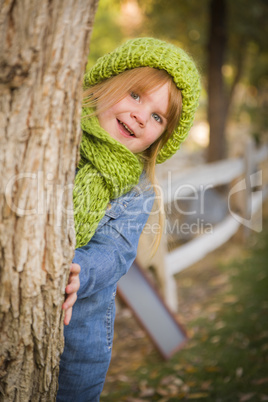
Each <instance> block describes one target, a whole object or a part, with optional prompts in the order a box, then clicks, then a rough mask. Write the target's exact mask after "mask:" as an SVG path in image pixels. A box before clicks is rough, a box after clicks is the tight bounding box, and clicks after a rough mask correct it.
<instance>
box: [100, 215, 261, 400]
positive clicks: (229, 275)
mask: <svg viewBox="0 0 268 402" xmlns="http://www.w3.org/2000/svg"><path fill="white" fill-rule="evenodd" d="M267 260H268V224H267V222H266V224H265V227H264V230H263V232H262V233H260V234H256V233H251V234H250V237H249V239H248V240H247V241H246V242H241V238H240V236H238V235H237V236H235V237H234V238H233V239H231V240H230V241H229V242H228V243H226V244H225V245H224V246H222V247H221V248H219V249H218V250H216V251H215V252H213V253H211V254H209V255H208V256H207V257H205V258H204V259H203V260H202V261H200V262H199V263H197V264H195V265H194V266H192V267H189V268H187V269H186V270H184V271H183V272H181V273H179V274H178V275H177V276H176V281H177V286H178V295H179V314H177V318H178V320H179V321H180V323H182V324H183V326H184V327H185V328H186V330H187V332H188V335H189V340H188V342H187V344H186V345H185V347H184V348H183V349H182V350H180V351H179V352H177V353H176V354H175V355H174V356H173V357H172V358H171V359H170V360H169V361H164V360H163V359H162V358H161V356H160V355H159V353H158V352H157V351H156V350H155V348H154V346H153V345H152V343H151V341H150V339H149V338H148V337H147V335H146V334H145V332H144V331H143V330H142V329H141V327H140V326H139V324H138V323H137V322H136V320H135V319H134V317H133V315H132V313H131V312H130V310H129V309H127V308H126V307H125V306H124V305H120V308H119V311H118V313H117V317H116V324H115V338H114V347H113V355H112V362H111V365H110V368H109V371H108V374H107V379H106V383H105V386H104V390H103V394H102V397H101V401H102V402H105V401H107V402H113V401H115V402H121V401H128V402H138V401H161V402H168V401H178V400H192V401H193V400H196V401H199V400H204V401H210V402H223V401H228V402H235V401H238V402H244V401H251V402H254V401H266V400H268V353H267V352H268V319H267V310H268V298H267V296H266V295H267V290H266V289H267V286H268V271H267Z"/></svg>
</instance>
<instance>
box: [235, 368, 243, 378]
mask: <svg viewBox="0 0 268 402" xmlns="http://www.w3.org/2000/svg"><path fill="white" fill-rule="evenodd" d="M235 375H236V377H237V378H241V377H242V375H243V368H242V367H238V368H237V369H236V371H235Z"/></svg>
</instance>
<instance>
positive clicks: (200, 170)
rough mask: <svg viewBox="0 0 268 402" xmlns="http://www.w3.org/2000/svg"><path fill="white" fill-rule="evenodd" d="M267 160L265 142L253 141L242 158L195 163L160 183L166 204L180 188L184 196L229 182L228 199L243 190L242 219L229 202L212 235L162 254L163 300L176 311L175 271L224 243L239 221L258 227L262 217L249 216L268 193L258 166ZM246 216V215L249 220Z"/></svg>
mask: <svg viewBox="0 0 268 402" xmlns="http://www.w3.org/2000/svg"><path fill="white" fill-rule="evenodd" d="M267 159H268V144H266V145H263V146H262V147H261V148H259V149H256V148H255V147H254V145H253V143H252V142H249V143H248V144H247V146H246V149H245V157H244V158H237V159H227V160H222V161H219V162H216V163H211V164H206V165H202V166H198V167H197V168H193V169H191V170H188V171H187V172H184V173H183V174H180V175H176V176H175V177H174V175H172V178H171V177H168V178H167V179H166V181H165V182H164V183H160V184H161V186H162V188H163V196H164V203H165V204H168V203H169V202H171V201H174V199H175V198H176V191H177V190H178V189H179V188H182V187H183V189H184V192H183V195H184V196H185V195H186V194H187V192H188V194H190V193H191V192H192V191H193V189H196V190H198V189H200V186H203V188H204V187H205V186H210V187H216V186H220V185H227V184H229V185H230V191H229V198H230V196H231V195H232V194H234V193H235V192H239V191H241V190H244V191H242V193H243V198H242V205H240V210H242V216H244V218H241V217H240V216H239V215H237V214H236V213H235V212H232V211H230V206H229V205H228V206H229V215H228V216H227V217H226V218H225V219H224V220H223V221H222V222H221V223H219V224H217V225H215V227H214V228H213V233H212V234H201V235H199V236H198V237H196V238H194V239H193V240H191V241H189V242H188V243H186V244H184V245H182V246H180V247H178V248H177V249H175V250H173V251H172V252H169V253H167V252H166V253H165V255H164V275H162V278H163V277H164V290H165V300H166V302H167V304H168V306H169V307H170V308H171V309H172V310H173V311H177V310H178V297H177V289H176V282H175V280H174V275H175V274H177V273H178V272H180V271H182V270H183V269H185V268H187V267H189V266H190V265H192V264H194V263H196V262H197V261H199V260H201V259H202V258H203V257H204V256H205V255H206V254H208V253H209V252H211V251H213V250H215V249H216V248H218V247H219V246H221V245H222V244H224V243H225V242H226V241H227V240H229V239H230V238H231V237H232V236H233V235H234V234H235V233H236V231H237V230H238V228H239V226H240V225H241V224H242V225H243V226H244V227H245V231H246V230H250V229H253V230H257V231H260V230H261V216H260V217H259V218H260V219H259V221H258V222H257V226H256V222H254V221H253V220H252V219H251V218H252V216H253V215H254V214H255V213H256V212H257V211H260V210H261V206H262V202H263V200H264V199H265V198H266V197H267V195H268V186H267V184H266V185H264V184H263V183H262V173H263V170H262V168H261V166H260V164H261V163H262V162H264V161H266V160H267ZM235 181H236V183H235ZM235 186H236V187H235ZM256 189H257V191H256ZM254 190H255V191H254ZM228 201H229V199H228ZM245 217H246V218H248V217H249V219H246V218H245ZM254 225H255V227H254Z"/></svg>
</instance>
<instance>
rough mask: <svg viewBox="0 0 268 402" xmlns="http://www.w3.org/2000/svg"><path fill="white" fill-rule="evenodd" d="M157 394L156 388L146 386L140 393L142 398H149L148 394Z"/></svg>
mask: <svg viewBox="0 0 268 402" xmlns="http://www.w3.org/2000/svg"><path fill="white" fill-rule="evenodd" d="M154 394H155V389H154V388H146V389H143V390H142V392H141V393H140V394H139V396H140V397H141V398H147V397H148V396H153V395H154Z"/></svg>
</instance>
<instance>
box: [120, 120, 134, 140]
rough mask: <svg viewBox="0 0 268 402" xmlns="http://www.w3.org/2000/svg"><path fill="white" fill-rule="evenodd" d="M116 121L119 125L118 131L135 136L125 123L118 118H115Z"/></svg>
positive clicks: (127, 135) (126, 135)
mask: <svg viewBox="0 0 268 402" xmlns="http://www.w3.org/2000/svg"><path fill="white" fill-rule="evenodd" d="M117 122H118V125H119V129H120V132H121V133H122V134H123V135H124V136H125V137H129V136H131V137H135V134H134V132H133V131H132V130H131V129H130V128H129V127H128V126H127V125H126V124H125V123H123V122H122V121H121V120H118V119H117Z"/></svg>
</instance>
